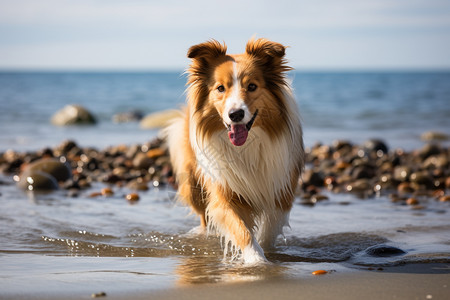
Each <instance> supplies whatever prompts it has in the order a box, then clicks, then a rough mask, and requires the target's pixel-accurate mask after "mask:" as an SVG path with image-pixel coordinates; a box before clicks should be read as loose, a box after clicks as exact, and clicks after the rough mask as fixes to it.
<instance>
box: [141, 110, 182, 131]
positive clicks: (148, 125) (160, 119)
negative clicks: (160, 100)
mask: <svg viewBox="0 0 450 300" xmlns="http://www.w3.org/2000/svg"><path fill="white" fill-rule="evenodd" d="M181 116H182V112H181V111H180V110H175V109H168V110H164V111H159V112H155V113H151V114H149V115H147V116H145V117H144V118H143V119H142V120H141V122H140V126H141V128H144V129H157V128H162V127H164V126H167V125H168V124H169V123H170V121H172V120H173V119H174V118H177V117H181Z"/></svg>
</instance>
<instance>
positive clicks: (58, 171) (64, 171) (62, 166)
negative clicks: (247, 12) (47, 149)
mask: <svg viewBox="0 0 450 300" xmlns="http://www.w3.org/2000/svg"><path fill="white" fill-rule="evenodd" d="M33 172H43V173H47V174H50V175H51V176H52V177H53V178H55V179H56V180H57V181H66V180H67V179H70V178H71V177H72V170H71V168H70V166H69V165H68V164H67V163H63V162H61V161H60V160H59V159H56V158H42V159H39V160H37V161H35V162H33V163H31V164H29V165H28V166H27V167H26V168H25V170H24V173H33Z"/></svg>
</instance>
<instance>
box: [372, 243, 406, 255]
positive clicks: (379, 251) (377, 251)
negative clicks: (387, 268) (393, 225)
mask: <svg viewBox="0 0 450 300" xmlns="http://www.w3.org/2000/svg"><path fill="white" fill-rule="evenodd" d="M366 253H367V254H369V255H370V256H375V257H391V256H399V255H404V254H406V252H405V251H403V250H402V249H400V248H397V247H393V246H388V245H375V246H372V247H369V248H367V249H366Z"/></svg>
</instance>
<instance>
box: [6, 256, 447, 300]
mask: <svg viewBox="0 0 450 300" xmlns="http://www.w3.org/2000/svg"><path fill="white" fill-rule="evenodd" d="M97 292H100V291H97ZM104 292H105V293H106V295H105V296H101V297H92V295H90V294H88V293H86V292H84V291H83V292H81V291H67V292H66V291H63V290H61V291H53V292H49V293H48V294H42V293H40V294H33V293H31V292H26V291H24V293H23V294H18V295H8V296H5V295H2V293H0V298H1V299H92V298H95V299H134V300H141V299H142V300H144V299H161V300H166V299H211V298H214V299H215V300H221V299H277V298H279V299H366V300H367V299H449V297H450V265H449V264H442V263H441V264H438V263H433V264H408V265H404V266H397V267H388V268H383V270H366V269H359V270H356V269H351V270H349V272H342V271H337V272H333V273H329V274H326V275H321V276H314V275H311V276H309V277H304V278H297V279H271V280H261V281H255V282H246V283H227V284H202V285H189V286H184V287H174V288H171V289H166V290H156V291H155V290H148V291H145V290H144V291H139V292H130V291H128V292H123V293H122V292H111V293H110V292H108V288H105V291H104Z"/></svg>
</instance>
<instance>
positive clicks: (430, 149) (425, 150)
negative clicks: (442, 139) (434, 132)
mask: <svg viewBox="0 0 450 300" xmlns="http://www.w3.org/2000/svg"><path fill="white" fill-rule="evenodd" d="M441 151H442V149H441V147H439V146H438V145H436V144H425V145H424V146H423V147H422V149H420V150H419V156H420V157H421V158H422V159H426V158H428V157H429V156H431V155H438V154H440V153H441Z"/></svg>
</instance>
